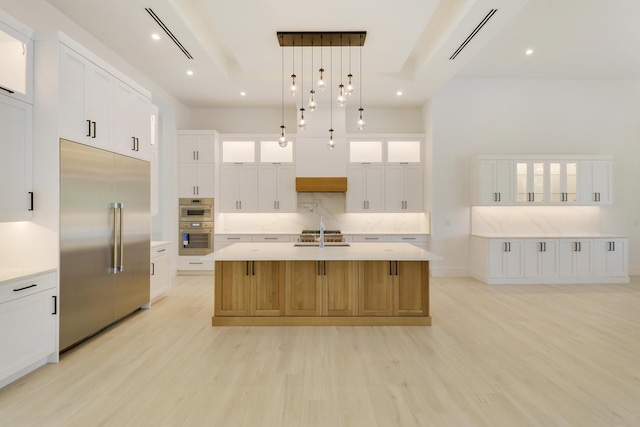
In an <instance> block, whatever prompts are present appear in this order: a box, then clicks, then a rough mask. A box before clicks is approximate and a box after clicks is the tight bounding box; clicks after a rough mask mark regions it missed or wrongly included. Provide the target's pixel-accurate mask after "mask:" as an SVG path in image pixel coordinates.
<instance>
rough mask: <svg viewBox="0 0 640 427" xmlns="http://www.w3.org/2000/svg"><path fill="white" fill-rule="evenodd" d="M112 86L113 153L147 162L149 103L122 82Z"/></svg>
mask: <svg viewBox="0 0 640 427" xmlns="http://www.w3.org/2000/svg"><path fill="white" fill-rule="evenodd" d="M114 85H115V89H114V100H113V101H114V142H115V152H117V153H120V154H124V155H126V156H131V157H135V158H138V159H142V160H149V145H150V138H151V135H150V133H151V123H150V121H151V101H150V100H149V98H148V97H146V96H145V95H143V94H141V93H139V92H138V91H137V90H135V89H134V88H132V87H131V86H129V85H128V84H126V83H124V82H121V81H118V80H116V81H115V83H114Z"/></svg>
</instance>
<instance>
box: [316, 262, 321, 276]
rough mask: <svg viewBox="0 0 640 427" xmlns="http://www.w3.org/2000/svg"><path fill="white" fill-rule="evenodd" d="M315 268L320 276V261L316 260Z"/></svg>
mask: <svg viewBox="0 0 640 427" xmlns="http://www.w3.org/2000/svg"><path fill="white" fill-rule="evenodd" d="M316 269H317V273H318V276H320V275H321V274H320V261H316Z"/></svg>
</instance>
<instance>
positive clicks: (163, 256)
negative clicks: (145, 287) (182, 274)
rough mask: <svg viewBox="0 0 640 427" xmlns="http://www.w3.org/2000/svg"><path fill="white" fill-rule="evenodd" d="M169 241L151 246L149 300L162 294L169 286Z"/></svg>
mask: <svg viewBox="0 0 640 427" xmlns="http://www.w3.org/2000/svg"><path fill="white" fill-rule="evenodd" d="M170 254H171V242H162V243H158V244H153V243H152V247H151V300H154V299H156V298H158V297H160V296H162V295H164V294H165V293H166V292H167V291H168V290H169V289H170V288H171V256H170Z"/></svg>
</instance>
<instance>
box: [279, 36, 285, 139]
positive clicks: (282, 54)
mask: <svg viewBox="0 0 640 427" xmlns="http://www.w3.org/2000/svg"><path fill="white" fill-rule="evenodd" d="M281 44H283V43H282V42H281ZM280 54H281V57H282V73H281V74H282V90H281V95H282V124H281V125H280V138H279V139H278V145H280V147H282V148H284V147H286V146H287V138H286V136H285V134H284V131H285V127H284V46H283V47H282V48H281V49H280Z"/></svg>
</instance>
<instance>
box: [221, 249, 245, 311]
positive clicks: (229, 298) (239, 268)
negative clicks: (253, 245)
mask: <svg viewBox="0 0 640 427" xmlns="http://www.w3.org/2000/svg"><path fill="white" fill-rule="evenodd" d="M250 262H251V261H216V268H215V271H216V273H215V315H216V316H249V311H250V310H249V307H250V303H251V276H250V271H249V268H250V267H251V266H250Z"/></svg>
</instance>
